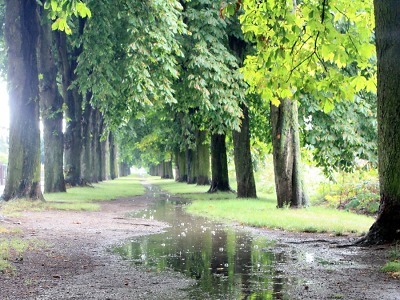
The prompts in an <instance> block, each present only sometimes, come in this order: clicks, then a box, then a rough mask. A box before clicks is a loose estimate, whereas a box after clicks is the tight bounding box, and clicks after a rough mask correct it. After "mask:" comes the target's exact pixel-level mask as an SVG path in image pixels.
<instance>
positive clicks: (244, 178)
mask: <svg viewBox="0 0 400 300" xmlns="http://www.w3.org/2000/svg"><path fill="white" fill-rule="evenodd" d="M240 108H241V109H242V112H243V118H242V127H241V131H240V132H239V131H233V134H232V135H233V151H234V159H235V171H236V182H237V196H238V198H257V192H256V183H255V180H254V172H253V162H252V160H251V151H250V124H249V110H248V107H247V106H246V105H245V104H244V103H242V104H241V105H240Z"/></svg>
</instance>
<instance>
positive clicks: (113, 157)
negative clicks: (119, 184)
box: [108, 131, 118, 179]
mask: <svg viewBox="0 0 400 300" xmlns="http://www.w3.org/2000/svg"><path fill="white" fill-rule="evenodd" d="M108 140H109V142H110V178H111V179H115V178H117V177H118V169H117V165H118V164H117V145H116V144H115V138H114V134H113V133H112V132H111V131H110V133H109V136H108Z"/></svg>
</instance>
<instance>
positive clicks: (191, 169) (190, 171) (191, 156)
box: [185, 147, 197, 184]
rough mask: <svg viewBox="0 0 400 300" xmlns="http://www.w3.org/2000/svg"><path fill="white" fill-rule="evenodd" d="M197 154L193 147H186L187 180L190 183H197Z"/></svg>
mask: <svg viewBox="0 0 400 300" xmlns="http://www.w3.org/2000/svg"><path fill="white" fill-rule="evenodd" d="M195 156H196V154H195V151H194V150H193V149H190V148H189V147H188V148H187V149H186V158H185V159H186V171H187V180H186V182H187V183H189V184H193V183H196V180H197V177H196V158H195Z"/></svg>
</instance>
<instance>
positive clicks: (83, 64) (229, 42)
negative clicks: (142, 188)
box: [0, 0, 400, 244]
mask: <svg viewBox="0 0 400 300" xmlns="http://www.w3.org/2000/svg"><path fill="white" fill-rule="evenodd" d="M0 3H1V5H0V8H1V10H2V11H1V14H0V16H2V18H3V23H5V27H4V31H2V33H4V38H5V45H6V46H5V47H4V49H6V50H7V51H6V52H4V51H3V53H2V61H3V58H4V57H5V60H4V61H5V62H6V63H5V64H4V65H5V66H6V71H5V70H4V68H3V70H2V73H6V77H7V82H8V90H9V98H10V112H11V118H10V119H11V123H10V138H9V160H8V164H9V165H8V174H7V181H6V187H5V191H4V194H3V196H2V197H3V199H5V200H10V199H14V198H28V199H44V197H43V195H42V191H41V189H40V129H39V120H41V121H42V123H43V128H44V129H43V140H44V175H45V180H44V182H45V188H44V191H45V192H64V191H65V190H66V186H67V185H71V186H76V185H86V184H90V183H93V182H98V181H101V180H105V179H113V178H115V177H117V176H118V175H120V176H123V175H127V174H128V173H129V166H131V165H133V164H135V165H137V166H144V167H146V168H148V170H149V172H150V174H152V175H160V176H161V177H163V178H172V177H173V174H175V180H177V181H181V182H187V183H190V184H199V185H207V186H209V192H215V191H232V189H231V187H230V183H229V177H228V156H229V154H230V149H233V151H232V154H233V161H234V164H235V172H236V181H237V191H236V192H237V196H238V197H239V198H253V197H257V193H256V185H255V180H254V174H253V172H254V163H255V162H257V160H262V157H263V155H265V154H266V152H268V151H270V152H272V153H273V163H274V172H275V187H276V192H277V207H279V208H281V207H287V206H289V207H293V208H300V207H304V206H307V205H308V197H307V193H306V189H305V186H306V184H307V181H305V180H304V178H303V176H302V159H301V149H302V148H304V147H307V148H308V149H311V151H312V153H313V155H314V160H315V162H316V163H317V164H318V166H320V167H321V168H323V170H324V172H325V174H326V175H327V176H330V175H331V174H332V172H333V171H336V170H344V171H350V170H352V169H353V168H354V166H355V163H356V160H357V159H365V160H368V161H369V162H372V163H375V162H376V160H377V151H376V141H378V157H379V174H380V184H381V186H380V188H381V206H380V212H379V217H378V219H377V221H376V223H375V224H374V225H373V226H372V228H371V230H370V232H369V234H368V235H367V236H366V237H365V239H364V240H363V241H362V242H363V243H367V244H370V243H382V242H386V241H391V240H394V239H398V238H399V232H400V225H399V224H400V222H399V220H400V184H398V178H399V176H398V173H399V172H400V156H399V151H398V150H399V149H398V145H399V143H400V142H399V137H398V134H397V133H396V132H397V123H398V122H400V117H399V116H398V111H399V108H398V105H399V104H398V101H397V100H396V99H397V97H398V94H399V93H400V92H399V91H398V85H397V84H396V78H397V75H399V76H400V74H399V73H400V69H399V68H400V65H399V64H398V54H397V53H400V51H399V50H400V49H399V47H400V39H399V37H398V35H397V34H396V32H398V30H400V24H399V22H400V21H398V20H397V18H396V16H397V15H398V14H397V13H398V11H399V10H400V4H398V3H397V2H396V1H384V2H382V1H376V3H375V6H374V5H373V3H372V2H371V1H362V0H357V1H351V2H349V1H345V0H321V1H315V0H302V1H296V0H290V1H286V0H285V1H258V0H257V1H256V0H243V1H225V2H221V1H217V0H191V1H185V0H181V1H177V0H154V1H145V2H144V1H125V0H114V1H109V0H87V1H78V0H62V1H55V0H51V1H50V0H46V1H34V0H28V1H27V0H5V1H4V3H3V1H0ZM374 13H375V14H374ZM374 17H375V18H376V20H375V19H374ZM375 22H376V25H375ZM375 26H376V29H375ZM375 42H376V50H377V51H376V52H375ZM1 65H3V64H1ZM376 79H377V82H378V84H377V87H376ZM376 91H377V94H376ZM376 114H377V116H378V126H376ZM63 122H64V123H65V130H63ZM376 127H378V138H377V132H376ZM257 145H263V147H262V148H263V149H264V150H260V149H258V147H257ZM265 149H267V150H265ZM256 153H257V154H258V155H257V156H255V155H254V154H256ZM173 168H174V169H175V172H173Z"/></svg>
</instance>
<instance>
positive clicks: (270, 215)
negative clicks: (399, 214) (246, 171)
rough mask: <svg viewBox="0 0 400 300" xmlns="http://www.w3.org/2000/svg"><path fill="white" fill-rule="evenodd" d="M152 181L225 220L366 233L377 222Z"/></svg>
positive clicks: (197, 210) (264, 197)
mask: <svg viewBox="0 0 400 300" xmlns="http://www.w3.org/2000/svg"><path fill="white" fill-rule="evenodd" d="M149 181H150V182H151V183H152V184H155V185H158V186H160V187H161V188H162V189H163V190H166V191H168V192H170V193H171V194H177V195H179V196H180V197H183V198H187V199H191V200H195V201H193V203H191V204H190V205H189V206H188V207H187V208H186V210H187V212H189V213H191V214H195V215H201V216H205V217H209V218H212V219H216V220H219V221H225V222H239V223H241V224H244V225H248V226H256V227H267V228H276V229H283V230H289V231H301V232H329V233H334V234H336V235H343V234H347V233H356V234H359V235H362V234H365V233H366V232H367V231H368V229H369V227H370V226H371V225H372V223H373V222H374V219H373V218H372V217H368V216H364V215H358V214H354V213H351V212H347V211H338V210H337V209H334V208H329V207H323V206H316V207H310V208H307V209H277V208H276V198H275V196H273V195H271V194H260V198H259V199H251V200H250V199H237V198H236V195H235V194H233V193H215V194H207V193H205V192H206V191H207V189H208V187H205V186H195V185H188V184H185V183H176V182H174V181H173V180H160V179H158V178H153V177H151V178H150V179H149Z"/></svg>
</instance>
